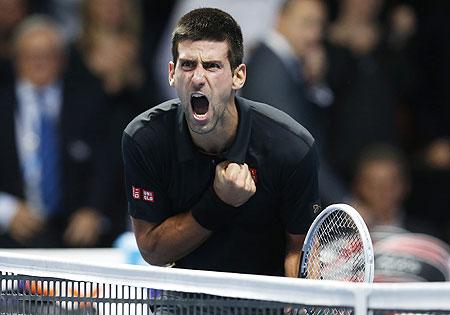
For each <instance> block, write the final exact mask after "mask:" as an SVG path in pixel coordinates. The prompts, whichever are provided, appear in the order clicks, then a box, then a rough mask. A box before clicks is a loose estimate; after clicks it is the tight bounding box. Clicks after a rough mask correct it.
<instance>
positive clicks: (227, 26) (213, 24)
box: [172, 8, 244, 70]
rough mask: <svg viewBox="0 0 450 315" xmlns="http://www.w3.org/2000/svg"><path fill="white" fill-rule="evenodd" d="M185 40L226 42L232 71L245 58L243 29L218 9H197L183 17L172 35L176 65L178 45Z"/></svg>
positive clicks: (173, 55)
mask: <svg viewBox="0 0 450 315" xmlns="http://www.w3.org/2000/svg"><path fill="white" fill-rule="evenodd" d="M184 40H192V41H196V40H211V41H219V42H221V41H226V42H227V43H228V60H229V61H230V64H231V69H232V70H233V69H235V68H236V67H237V66H239V65H240V64H241V63H242V60H243V58H244V44H243V39H242V31H241V27H240V26H239V24H238V23H237V22H236V21H235V20H234V19H233V17H232V16H231V15H229V14H228V13H226V12H224V11H222V10H219V9H216V8H200V9H195V10H192V11H190V12H188V13H186V14H185V15H184V16H183V17H181V19H180V20H179V21H178V23H177V25H176V27H175V29H174V31H173V34H172V57H173V61H174V63H176V62H177V59H178V44H179V43H180V42H181V41H184Z"/></svg>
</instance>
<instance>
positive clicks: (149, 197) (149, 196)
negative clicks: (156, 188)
mask: <svg viewBox="0 0 450 315" xmlns="http://www.w3.org/2000/svg"><path fill="white" fill-rule="evenodd" d="M142 195H143V199H144V200H145V201H148V202H154V201H155V194H154V192H153V191H148V190H143V191H142Z"/></svg>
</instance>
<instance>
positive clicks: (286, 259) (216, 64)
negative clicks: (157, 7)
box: [122, 8, 320, 277]
mask: <svg viewBox="0 0 450 315" xmlns="http://www.w3.org/2000/svg"><path fill="white" fill-rule="evenodd" d="M172 53H173V61H171V62H169V65H168V70H169V83H170V85H171V86H173V87H174V88H175V89H176V91H177V94H178V97H179V98H178V99H173V100H169V101H166V102H164V103H162V104H160V105H157V106H155V107H153V108H152V109H150V110H148V111H146V112H144V113H142V114H141V115H139V116H138V117H136V118H135V119H134V120H133V121H132V122H131V123H130V124H129V125H128V126H127V128H126V129H125V131H124V134H123V142H122V145H123V158H124V165H125V175H126V192H127V197H128V203H129V213H130V215H131V218H132V224H133V230H134V233H135V236H136V240H137V244H138V247H139V249H140V251H141V254H142V256H143V258H144V259H145V260H146V261H147V262H148V263H150V264H152V265H167V264H172V263H174V264H175V266H176V267H180V268H188V269H203V270H213V271H225V272H239V273H252V274H262V275H286V276H293V277H296V276H297V275H298V265H299V253H300V251H301V246H302V243H303V240H304V236H305V234H306V232H307V229H308V227H309V225H310V224H311V222H312V220H313V218H314V216H315V214H316V212H318V209H319V208H320V207H319V204H318V203H319V201H318V183H317V168H318V161H317V153H316V149H315V142H314V139H313V138H312V136H311V135H310V133H309V132H308V131H307V130H306V129H305V128H303V127H302V126H301V125H300V124H298V123H297V122H296V121H295V120H293V119H292V118H291V117H289V116H288V115H287V114H285V113H283V112H281V111H279V110H277V109H275V108H273V107H271V106H268V105H265V104H261V103H256V102H253V101H250V100H247V99H244V98H241V97H238V96H236V92H237V91H238V90H239V89H240V88H241V87H242V86H243V85H244V83H245V79H246V65H245V64H243V63H242V60H243V41H242V33H241V29H240V26H239V25H238V24H237V23H236V21H235V20H234V19H233V18H232V17H231V16H230V15H229V14H227V13H225V12H223V11H221V10H218V9H214V8H201V9H195V10H193V11H191V12H189V13H187V14H186V15H184V16H183V17H182V18H181V19H180V20H179V22H178V24H177V25H176V27H175V30H174V32H173V37H172ZM266 79H267V80H270V78H266Z"/></svg>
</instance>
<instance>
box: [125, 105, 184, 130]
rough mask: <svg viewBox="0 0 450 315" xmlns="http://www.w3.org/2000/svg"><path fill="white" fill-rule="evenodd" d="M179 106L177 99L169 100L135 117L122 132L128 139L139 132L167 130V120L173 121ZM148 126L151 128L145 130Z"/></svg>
mask: <svg viewBox="0 0 450 315" xmlns="http://www.w3.org/2000/svg"><path fill="white" fill-rule="evenodd" d="M179 104H180V101H179V100H178V99H171V100H168V101H165V102H163V103H161V104H158V105H156V106H154V107H152V108H150V109H148V110H146V111H145V112H143V113H141V114H139V115H138V116H136V117H135V118H134V119H133V120H132V121H131V122H130V123H129V124H128V125H127V127H126V128H125V130H124V132H125V133H126V134H128V135H129V136H130V137H134V136H135V135H136V134H137V133H138V132H139V131H140V130H144V129H146V130H151V129H152V130H155V128H156V129H161V128H162V129H164V128H168V127H169V124H168V120H173V121H174V119H175V117H176V113H177V108H178V106H179ZM170 125H171V124H170ZM149 126H151V128H147V127H149Z"/></svg>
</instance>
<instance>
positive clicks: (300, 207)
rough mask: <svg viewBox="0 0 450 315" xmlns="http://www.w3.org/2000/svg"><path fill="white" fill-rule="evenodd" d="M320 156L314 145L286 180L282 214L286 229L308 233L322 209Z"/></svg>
mask: <svg viewBox="0 0 450 315" xmlns="http://www.w3.org/2000/svg"><path fill="white" fill-rule="evenodd" d="M318 167H319V162H318V156H317V151H316V148H315V147H314V146H313V147H311V148H310V149H309V151H308V152H307V154H306V155H305V156H304V157H303V159H302V160H301V161H300V163H299V164H297V165H295V166H294V168H293V169H291V171H289V173H290V174H289V175H288V176H287V178H286V179H285V180H284V187H283V189H282V193H281V215H282V220H283V221H284V225H285V227H286V231H287V232H289V233H292V234H306V233H307V231H308V229H309V226H310V225H311V223H312V222H313V220H314V218H315V216H316V215H317V214H318V212H319V211H318V209H320V200H319V187H318Z"/></svg>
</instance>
